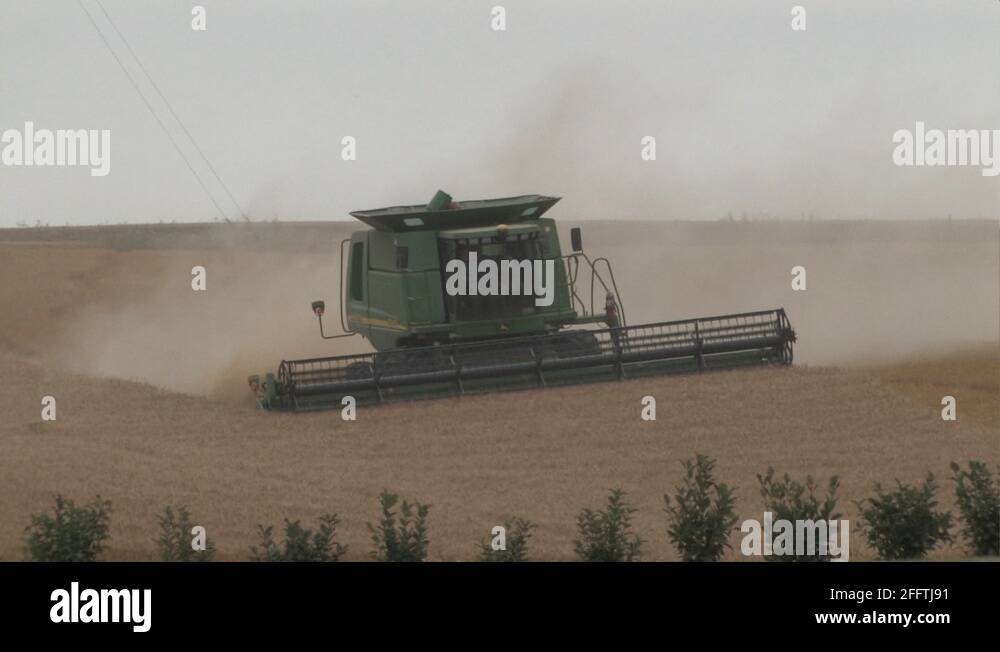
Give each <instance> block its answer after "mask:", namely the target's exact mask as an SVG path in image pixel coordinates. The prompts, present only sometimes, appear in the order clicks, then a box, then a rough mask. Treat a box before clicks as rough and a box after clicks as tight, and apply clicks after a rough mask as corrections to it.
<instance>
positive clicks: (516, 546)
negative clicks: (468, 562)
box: [479, 517, 535, 562]
mask: <svg viewBox="0 0 1000 652" xmlns="http://www.w3.org/2000/svg"><path fill="white" fill-rule="evenodd" d="M503 528H504V532H505V535H504V544H505V547H504V549H502V550H494V549H493V540H492V539H488V540H486V541H482V542H480V543H479V561H488V562H503V561H527V560H528V539H530V538H531V531H532V530H533V529H534V528H535V524H534V523H532V522H531V521H526V520H524V519H523V518H516V517H515V518H512V519H510V520H509V521H504V524H503Z"/></svg>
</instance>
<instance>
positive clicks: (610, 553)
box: [574, 489, 642, 561]
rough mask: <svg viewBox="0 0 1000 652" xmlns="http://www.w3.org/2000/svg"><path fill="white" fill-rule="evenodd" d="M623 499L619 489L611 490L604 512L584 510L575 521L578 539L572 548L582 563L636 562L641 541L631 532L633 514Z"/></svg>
mask: <svg viewBox="0 0 1000 652" xmlns="http://www.w3.org/2000/svg"><path fill="white" fill-rule="evenodd" d="M624 496H625V492H624V491H622V490H621V489H612V490H611V494H610V495H609V496H608V506H607V509H604V510H596V511H595V510H591V509H584V510H583V511H581V512H580V514H579V515H578V516H577V517H576V523H577V529H578V530H579V532H580V538H579V539H577V540H576V541H575V542H574V544H575V545H574V548H575V550H576V554H577V555H578V556H579V557H580V559H582V560H583V561H638V559H639V556H640V554H641V552H642V539H640V538H639V537H638V536H635V535H633V534H632V532H631V529H632V526H631V521H632V514H634V513H635V512H636V510H635V509H633V508H632V507H629V506H628V505H627V504H626V503H625V501H624Z"/></svg>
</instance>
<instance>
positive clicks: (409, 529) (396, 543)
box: [368, 491, 430, 562]
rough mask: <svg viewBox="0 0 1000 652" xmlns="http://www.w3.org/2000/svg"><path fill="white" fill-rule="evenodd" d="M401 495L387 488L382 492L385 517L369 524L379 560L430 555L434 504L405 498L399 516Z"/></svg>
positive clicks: (375, 552) (411, 558)
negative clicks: (429, 533)
mask: <svg viewBox="0 0 1000 652" xmlns="http://www.w3.org/2000/svg"><path fill="white" fill-rule="evenodd" d="M399 502H400V500H399V496H397V495H396V494H393V493H389V492H388V491H383V492H382V494H381V495H380V496H379V506H380V508H381V510H382V518H381V520H380V521H379V523H378V525H372V524H371V523H369V524H368V531H369V532H371V535H372V542H373V543H374V544H375V550H374V551H372V557H373V558H375V559H376V560H378V561H391V562H397V561H398V562H406V561H424V560H425V559H427V546H428V545H429V544H430V541H429V540H428V538H427V514H428V512H429V511H430V505H422V504H420V503H412V504H411V503H408V502H407V501H405V500H404V501H402V504H401V505H400V507H399V515H398V516H397V514H396V511H395V507H396V505H397V504H398V503H399Z"/></svg>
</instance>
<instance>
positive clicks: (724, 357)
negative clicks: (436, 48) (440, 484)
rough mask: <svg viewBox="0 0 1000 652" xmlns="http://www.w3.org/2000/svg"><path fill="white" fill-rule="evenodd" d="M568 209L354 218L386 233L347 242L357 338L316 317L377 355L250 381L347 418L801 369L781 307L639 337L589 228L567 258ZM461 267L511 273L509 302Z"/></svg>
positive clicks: (518, 204) (282, 368)
mask: <svg viewBox="0 0 1000 652" xmlns="http://www.w3.org/2000/svg"><path fill="white" fill-rule="evenodd" d="M558 200H559V198H557V197H545V196H542V195H527V196H523V197H511V198H507V199H492V200H482V201H468V202H461V203H455V202H452V200H451V197H449V196H448V195H447V194H445V193H443V192H441V191H438V193H437V194H436V195H435V196H434V199H432V200H431V202H430V203H429V204H427V205H420V206H401V207H395V208H383V209H378V210H371V211H356V212H354V213H351V215H353V216H354V217H356V218H357V219H359V220H361V221H362V222H364V223H365V224H368V225H369V226H371V227H373V229H372V230H365V231H358V232H355V233H353V234H352V235H351V237H350V238H349V239H346V240H344V241H342V242H341V279H342V280H341V285H340V295H341V297H340V302H339V303H340V322H341V328H342V330H343V331H344V332H343V333H342V334H338V335H327V334H326V332H325V330H324V327H323V315H324V313H325V310H326V306H325V304H324V302H322V301H315V302H313V304H312V307H313V312H314V313H315V314H316V316H317V317H318V319H319V326H320V335H321V336H322V337H323V338H324V339H334V338H339V337H348V336H353V335H361V336H362V337H364V338H366V339H367V340H368V341H369V342H371V344H372V346H373V347H374V348H375V350H376V351H375V352H374V353H364V354H357V355H344V356H334V357H325V358H311V359H306V360H284V361H282V362H281V364H280V365H279V367H278V370H277V372H276V373H268V374H266V375H265V376H264V377H263V379H261V378H260V377H259V376H251V377H250V378H249V382H250V387H251V389H252V390H253V391H254V393H255V395H256V397H257V403H258V405H259V406H260V407H262V408H266V409H280V410H307V409H324V408H339V407H340V406H341V405H342V399H343V398H344V397H345V396H352V397H354V399H355V400H356V401H357V403H358V404H366V403H382V402H387V401H398V400H408V399H416V398H430V397H439V396H456V395H462V394H470V393H481V392H492V391H499V390H505V389H527V388H538V387H547V386H555V385H567V384H576V383H581V382H592V381H608V380H615V379H624V378H633V377H641V376H647V375H660V374H666V373H677V372H694V371H705V370H711V369H724V368H732V367H737V366H749V365H761V364H770V363H777V364H786V365H787V364H791V362H792V343H793V342H794V341H795V333H794V331H793V330H792V328H791V324H790V323H789V321H788V317H787V315H786V314H785V311H784V310H783V309H780V308H779V309H776V310H766V311H760V312H752V313H743V314H735V315H723V316H718V317H704V318H700V319H687V320H681V321H669V322H660V323H654V324H642V325H638V326H630V325H628V323H627V321H626V318H625V311H624V308H623V306H622V302H621V297H620V295H619V292H618V288H617V285H616V283H615V279H614V274H613V272H612V270H611V265H610V263H609V262H608V261H607V259H605V258H597V259H594V260H591V259H590V257H588V256H587V254H585V253H584V252H583V246H582V239H581V235H580V230H579V229H578V228H574V229H572V230H571V241H572V248H573V253H571V254H568V255H563V254H562V251H561V250H560V244H559V237H558V233H557V231H556V225H555V222H554V221H553V220H552V219H549V218H545V217H542V216H543V214H544V213H545V212H546V211H547V210H548V209H549V208H551V207H552V206H553V205H554V204H555V203H556V202H557V201H558ZM345 250H346V252H345ZM345 254H346V269H345V266H344V264H343V263H344V258H345ZM455 261H459V262H460V263H461V264H462V265H465V264H467V263H473V264H472V265H471V266H469V267H467V268H464V269H467V270H468V272H467V273H468V274H469V275H474V274H475V273H476V272H477V267H476V265H475V262H476V261H479V265H481V266H484V267H485V268H486V269H487V270H490V269H495V270H502V271H501V272H500V277H503V285H502V288H503V290H505V291H497V292H495V293H491V292H490V290H491V288H492V289H494V290H499V289H500V283H499V280H500V279H499V278H497V277H495V278H493V279H491V280H493V281H495V283H492V284H491V283H490V282H489V280H487V281H485V282H482V281H480V282H477V280H476V279H475V278H472V279H471V280H469V279H468V278H465V277H463V278H462V280H461V283H456V282H455V278H453V277H452V274H453V273H454V272H453V271H452V270H454V269H455V268H456V263H455ZM531 269H534V270H535V275H534V276H535V277H534V278H531V273H530V270H531ZM515 272H523V273H525V274H526V275H527V276H522V277H521V278H520V279H519V281H520V282H518V280H516V279H515V278H514V276H513V274H514V273H515ZM581 272H584V277H583V278H581V277H580V274H581ZM506 274H509V275H510V277H509V278H507V277H506V276H505V275H506ZM540 289H544V295H545V296H544V297H542V296H541V295H542V294H543V293H542V292H540V291H539V290H540ZM477 290H485V291H482V292H477ZM515 290H516V291H515ZM595 297H596V298H597V299H598V301H600V300H603V302H604V303H603V306H601V305H599V304H598V310H596V311H595ZM573 327H575V328H573Z"/></svg>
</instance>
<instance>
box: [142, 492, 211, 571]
mask: <svg viewBox="0 0 1000 652" xmlns="http://www.w3.org/2000/svg"><path fill="white" fill-rule="evenodd" d="M156 520H157V521H158V522H159V524H160V537H159V538H158V539H157V540H156V546H157V548H158V550H159V553H160V561H212V557H213V556H214V555H215V546H214V545H213V544H212V542H211V541H208V540H206V541H205V549H204V550H195V549H194V548H192V547H191V543H192V539H191V537H192V532H191V530H192V529H193V528H194V526H195V523H194V522H192V520H191V513H190V512H189V511H188V509H187V507H184V506H181V507H178V508H177V511H176V512H174V509H173V508H172V507H171V506H170V505H167V506H166V507H165V508H164V509H163V514H161V515H159V516H157V517H156Z"/></svg>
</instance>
